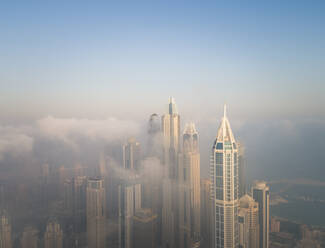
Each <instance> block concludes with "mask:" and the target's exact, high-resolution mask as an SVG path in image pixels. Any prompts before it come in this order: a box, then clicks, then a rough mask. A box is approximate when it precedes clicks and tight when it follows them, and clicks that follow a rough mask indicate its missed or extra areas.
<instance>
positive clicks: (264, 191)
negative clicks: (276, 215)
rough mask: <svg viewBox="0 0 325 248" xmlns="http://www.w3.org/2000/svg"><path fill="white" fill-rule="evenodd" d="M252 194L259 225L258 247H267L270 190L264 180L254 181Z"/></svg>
mask: <svg viewBox="0 0 325 248" xmlns="http://www.w3.org/2000/svg"><path fill="white" fill-rule="evenodd" d="M252 195H253V198H254V200H255V201H257V202H258V208H259V209H258V210H259V216H258V218H259V226H260V237H259V239H260V240H259V242H260V245H259V247H260V248H268V247H269V226H270V223H269V220H270V216H269V215H270V210H269V205H270V192H269V187H268V186H267V185H266V182H263V181H256V182H254V185H253V187H252Z"/></svg>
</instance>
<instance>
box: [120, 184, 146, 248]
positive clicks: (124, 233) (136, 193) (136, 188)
mask: <svg viewBox="0 0 325 248" xmlns="http://www.w3.org/2000/svg"><path fill="white" fill-rule="evenodd" d="M118 205H119V207H118V209H119V211H118V212H119V213H118V214H119V215H118V216H119V219H118V222H119V223H118V228H119V232H118V233H119V234H118V235H119V248H132V247H133V216H134V214H135V212H136V211H138V210H139V209H140V208H141V184H139V183H136V182H134V181H133V180H132V179H130V180H127V181H125V182H123V183H122V184H121V185H120V186H119V187H118Z"/></svg>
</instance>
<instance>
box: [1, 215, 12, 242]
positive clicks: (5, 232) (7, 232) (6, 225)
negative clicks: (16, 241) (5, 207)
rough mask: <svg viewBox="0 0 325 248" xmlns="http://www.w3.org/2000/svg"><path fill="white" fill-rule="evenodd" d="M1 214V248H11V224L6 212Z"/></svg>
mask: <svg viewBox="0 0 325 248" xmlns="http://www.w3.org/2000/svg"><path fill="white" fill-rule="evenodd" d="M0 214H1V215H0V247H1V248H11V247H12V243H11V224H10V222H9V218H8V215H7V213H6V212H5V211H1V213H0Z"/></svg>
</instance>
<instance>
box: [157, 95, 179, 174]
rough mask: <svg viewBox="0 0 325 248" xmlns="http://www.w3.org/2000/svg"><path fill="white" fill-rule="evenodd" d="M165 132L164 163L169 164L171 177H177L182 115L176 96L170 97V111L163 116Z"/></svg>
mask: <svg viewBox="0 0 325 248" xmlns="http://www.w3.org/2000/svg"><path fill="white" fill-rule="evenodd" d="M161 120H162V133H163V150H164V159H163V160H164V164H165V165H166V166H168V176H169V178H170V179H176V178H177V154H178V152H179V146H180V144H179V139H180V116H179V114H178V112H177V108H176V104H175V100H174V98H172V97H171V98H169V104H168V112H167V113H166V114H164V115H163V116H162V118H161Z"/></svg>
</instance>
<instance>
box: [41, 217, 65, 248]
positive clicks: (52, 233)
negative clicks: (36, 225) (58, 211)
mask: <svg viewBox="0 0 325 248" xmlns="http://www.w3.org/2000/svg"><path fill="white" fill-rule="evenodd" d="M44 247H45V248H62V247H63V232H62V229H61V227H60V224H59V223H58V222H57V221H56V220H50V221H49V222H48V223H47V226H46V231H45V233H44Z"/></svg>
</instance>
